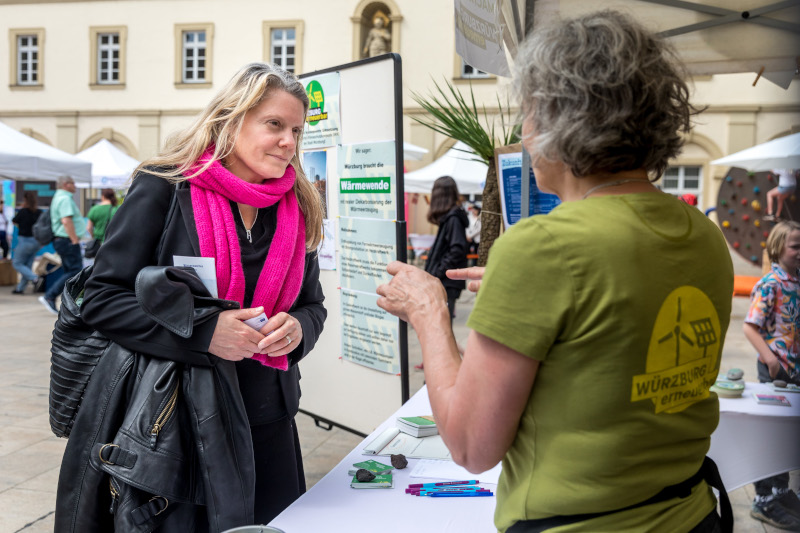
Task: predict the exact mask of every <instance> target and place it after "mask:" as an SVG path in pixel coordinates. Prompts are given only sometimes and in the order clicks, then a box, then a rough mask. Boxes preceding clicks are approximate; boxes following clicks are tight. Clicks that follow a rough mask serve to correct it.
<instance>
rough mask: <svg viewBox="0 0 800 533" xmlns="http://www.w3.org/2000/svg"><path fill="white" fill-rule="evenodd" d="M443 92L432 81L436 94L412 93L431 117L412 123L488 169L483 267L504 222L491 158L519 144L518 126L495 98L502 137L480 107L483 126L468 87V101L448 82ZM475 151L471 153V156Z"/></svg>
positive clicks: (481, 252) (481, 254)
mask: <svg viewBox="0 0 800 533" xmlns="http://www.w3.org/2000/svg"><path fill="white" fill-rule="evenodd" d="M445 84H446V86H447V88H446V90H445V89H443V88H442V87H441V86H440V85H439V84H438V83H436V82H435V81H434V86H435V87H436V94H432V95H431V96H429V97H427V98H425V97H423V96H421V95H419V94H418V93H412V94H411V97H412V99H413V100H414V101H415V102H416V103H418V104H419V105H420V106H421V107H422V108H423V109H424V110H425V111H427V113H428V115H429V116H430V117H433V118H432V119H431V118H428V117H425V118H417V117H412V118H413V119H414V120H415V121H417V122H419V123H420V124H422V125H423V126H426V127H428V128H430V129H432V130H434V131H436V132H438V133H441V134H442V135H445V136H447V137H450V138H452V139H455V140H457V141H461V142H463V143H464V144H466V145H467V146H469V147H470V148H471V149H472V152H469V151H466V150H463V151H464V152H465V153H466V154H469V155H470V156H472V157H473V158H474V157H475V156H477V158H478V159H479V160H481V161H483V162H484V163H486V164H487V165H488V166H489V170H488V171H487V173H486V184H485V185H484V189H483V206H482V210H481V241H480V245H479V247H478V265H479V266H484V265H485V264H486V259H487V257H488V255H489V248H491V246H492V244H493V243H494V241H495V239H497V237H498V236H499V235H500V228H501V226H502V223H503V220H502V216H501V215H500V190H499V187H498V184H497V168H496V165H495V159H494V149H495V147H496V146H498V145H499V146H505V145H508V144H512V143H514V142H518V141H519V127H518V126H515V125H514V124H513V119H512V115H511V105H510V103H509V102H508V101H507V102H506V104H505V106H504V105H503V104H502V103H501V102H500V97H499V96H498V97H497V106H498V108H499V110H500V112H499V115H500V129H501V131H500V132H499V133H500V134H501V137H500V138H499V139H498V137H497V136H496V131H495V121H494V120H490V119H489V115H488V113H487V111H486V106H485V105H484V106H482V111H483V112H482V114H483V123H481V119H480V114H479V112H478V107H477V105H476V104H475V95H474V93H473V91H472V85H471V84H470V88H469V93H470V94H469V96H470V101H471V102H469V103H468V102H467V100H466V99H465V98H464V96H463V95H462V94H461V93H460V92H459V91H458V90H457V89H455V88H454V87H453V86H452V85H451V84H450V83H449V82H448V81H447V80H445ZM473 152H474V154H473Z"/></svg>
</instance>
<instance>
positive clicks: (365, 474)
mask: <svg viewBox="0 0 800 533" xmlns="http://www.w3.org/2000/svg"><path fill="white" fill-rule="evenodd" d="M356 479H357V480H358V481H359V482H360V483H368V482H370V481H372V480H373V479H375V474H373V473H372V472H370V471H369V470H367V469H365V468H359V469H358V470H357V471H356Z"/></svg>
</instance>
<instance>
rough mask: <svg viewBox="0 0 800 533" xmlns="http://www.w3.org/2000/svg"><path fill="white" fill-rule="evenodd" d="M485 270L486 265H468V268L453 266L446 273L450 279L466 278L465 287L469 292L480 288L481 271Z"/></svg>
mask: <svg viewBox="0 0 800 533" xmlns="http://www.w3.org/2000/svg"><path fill="white" fill-rule="evenodd" d="M484 272H486V267H469V268H455V269H452V270H448V271H447V272H446V275H447V277H448V278H450V279H467V280H470V281H469V282H468V283H467V289H468V290H469V291H470V292H478V289H480V288H481V280H482V279H483V273H484Z"/></svg>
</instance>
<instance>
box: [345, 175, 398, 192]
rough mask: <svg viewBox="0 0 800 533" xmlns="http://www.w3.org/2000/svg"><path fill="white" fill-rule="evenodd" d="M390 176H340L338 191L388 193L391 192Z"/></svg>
mask: <svg viewBox="0 0 800 533" xmlns="http://www.w3.org/2000/svg"><path fill="white" fill-rule="evenodd" d="M391 188H392V180H391V178H389V177H388V176H387V177H381V178H342V179H341V180H340V181H339V191H340V192H341V193H342V194H363V193H372V194H389V193H391V192H392V191H391Z"/></svg>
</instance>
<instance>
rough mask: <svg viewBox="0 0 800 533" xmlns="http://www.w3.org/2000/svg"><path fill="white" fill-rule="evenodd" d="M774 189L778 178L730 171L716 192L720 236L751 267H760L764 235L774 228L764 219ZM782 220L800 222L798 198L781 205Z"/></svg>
mask: <svg viewBox="0 0 800 533" xmlns="http://www.w3.org/2000/svg"><path fill="white" fill-rule="evenodd" d="M777 185H778V177H777V176H775V175H774V174H772V173H771V172H748V171H746V170H744V169H741V168H731V169H730V170H729V171H728V175H727V176H726V177H725V179H724V180H723V181H722V185H721V186H720V188H719V196H718V197H717V215H718V219H719V224H720V226H721V227H722V233H723V234H724V235H725V238H726V239H727V240H728V242H729V243H730V245H731V246H732V247H733V249H734V250H736V251H737V252H738V253H739V254H740V255H741V256H742V257H744V258H745V259H746V260H747V261H750V262H751V263H753V264H754V265H759V266H761V257H762V252H763V250H764V248H765V247H766V245H767V235H769V231H770V230H771V229H772V228H773V226H774V225H775V224H776V222H772V221H768V220H764V218H763V217H764V215H765V214H766V212H767V211H766V208H767V191H769V190H770V189H773V188H775V187H776V186H777ZM775 209H776V207H773V213H774V212H775ZM781 219H792V220H800V203H798V201H797V194H793V195H792V196H791V197H790V198H788V199H787V200H786V202H785V203H784V206H783V211H782V212H781Z"/></svg>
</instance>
